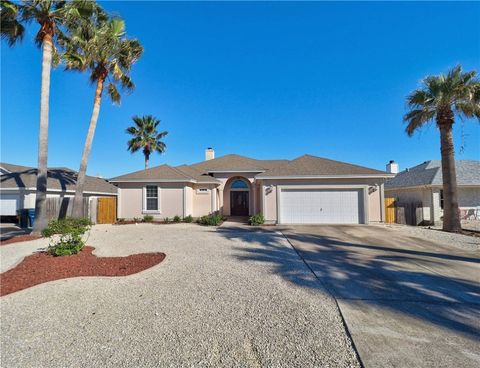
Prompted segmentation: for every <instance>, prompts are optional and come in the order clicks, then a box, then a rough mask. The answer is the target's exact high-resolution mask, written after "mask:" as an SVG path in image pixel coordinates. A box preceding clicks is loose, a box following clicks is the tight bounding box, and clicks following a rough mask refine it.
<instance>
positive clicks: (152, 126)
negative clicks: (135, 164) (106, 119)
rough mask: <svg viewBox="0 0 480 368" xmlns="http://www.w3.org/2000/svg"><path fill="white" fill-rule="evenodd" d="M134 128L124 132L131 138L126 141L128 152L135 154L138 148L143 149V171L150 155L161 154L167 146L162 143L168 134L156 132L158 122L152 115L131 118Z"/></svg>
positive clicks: (146, 167)
mask: <svg viewBox="0 0 480 368" xmlns="http://www.w3.org/2000/svg"><path fill="white" fill-rule="evenodd" d="M132 120H133V122H134V123H135V126H131V127H129V128H127V130H126V132H127V133H128V134H131V135H132V136H133V138H132V139H130V140H129V141H128V143H127V144H128V151H130V152H131V153H135V152H137V151H138V150H139V149H140V148H143V155H144V156H145V169H148V162H149V160H150V155H151V154H152V153H153V152H158V153H163V152H165V149H166V148H167V146H166V145H165V143H164V142H162V140H161V139H162V138H164V137H165V136H166V135H167V134H168V132H166V131H163V132H159V131H157V127H158V124H160V120H158V119H157V118H155V117H154V116H152V115H146V116H142V117H139V116H134V117H133V118H132Z"/></svg>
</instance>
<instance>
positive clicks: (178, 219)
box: [173, 215, 182, 222]
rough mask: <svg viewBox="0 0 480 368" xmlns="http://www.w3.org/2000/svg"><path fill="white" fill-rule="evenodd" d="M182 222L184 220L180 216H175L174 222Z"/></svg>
mask: <svg viewBox="0 0 480 368" xmlns="http://www.w3.org/2000/svg"><path fill="white" fill-rule="evenodd" d="M180 221H182V218H181V217H180V216H178V215H175V217H174V218H173V222H180Z"/></svg>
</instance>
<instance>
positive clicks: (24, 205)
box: [0, 163, 117, 216]
mask: <svg viewBox="0 0 480 368" xmlns="http://www.w3.org/2000/svg"><path fill="white" fill-rule="evenodd" d="M76 180H77V173H76V172H75V171H73V170H70V169H68V168H50V169H48V179H47V189H48V190H47V198H52V197H57V198H68V197H73V196H74V195H75V184H76ZM36 186H37V169H36V168H33V167H27V166H19V165H13V164H7V163H0V215H1V216H15V215H16V214H17V210H19V209H30V208H35V197H36ZM116 195H117V188H116V187H115V186H114V185H112V184H110V183H109V182H107V181H106V180H105V179H102V178H98V177H93V176H87V177H86V180H85V192H84V196H85V197H87V198H91V199H93V198H97V197H115V196H116Z"/></svg>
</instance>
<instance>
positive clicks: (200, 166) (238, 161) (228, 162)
mask: <svg viewBox="0 0 480 368" xmlns="http://www.w3.org/2000/svg"><path fill="white" fill-rule="evenodd" d="M286 162H288V160H256V159H253V158H250V157H245V156H240V155H234V154H229V155H225V156H222V157H218V158H215V159H213V160H208V161H202V162H199V163H196V164H193V165H191V166H192V167H193V168H195V169H197V170H201V171H203V172H211V171H253V172H254V171H258V172H262V171H266V170H269V169H272V168H273V167H276V166H278V165H280V164H283V163H286Z"/></svg>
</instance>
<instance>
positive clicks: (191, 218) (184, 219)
mask: <svg viewBox="0 0 480 368" xmlns="http://www.w3.org/2000/svg"><path fill="white" fill-rule="evenodd" d="M183 221H185V222H188V223H190V222H193V217H192V215H188V216H187V217H184V218H183Z"/></svg>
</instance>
